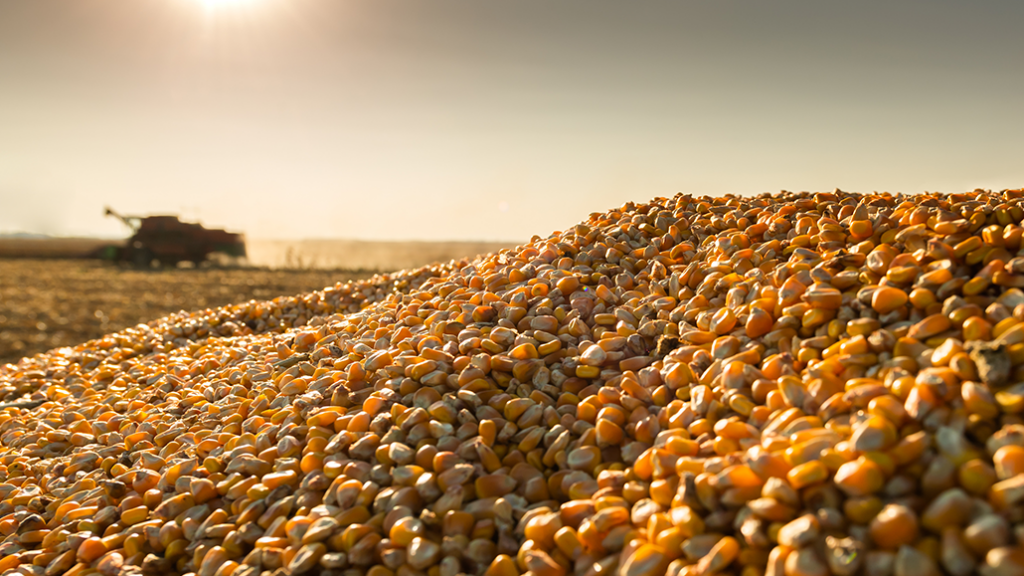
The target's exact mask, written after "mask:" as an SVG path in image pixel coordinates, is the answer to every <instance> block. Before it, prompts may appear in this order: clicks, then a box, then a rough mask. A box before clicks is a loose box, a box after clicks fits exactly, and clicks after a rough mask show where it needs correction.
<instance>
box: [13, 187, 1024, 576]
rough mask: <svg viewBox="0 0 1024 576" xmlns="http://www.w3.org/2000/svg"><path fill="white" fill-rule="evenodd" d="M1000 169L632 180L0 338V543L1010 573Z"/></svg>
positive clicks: (1009, 270) (1023, 335)
mask: <svg viewBox="0 0 1024 576" xmlns="http://www.w3.org/2000/svg"><path fill="white" fill-rule="evenodd" d="M1022 219H1024V191H1021V190H1011V191H1003V192H998V193H994V192H983V191H975V192H972V193H966V194H954V195H935V194H926V195H916V196H903V195H895V196H894V195H887V194H873V195H863V196H862V195H855V194H848V193H844V192H840V191H836V192H834V193H820V194H807V193H804V194H790V193H783V194H778V195H771V196H767V195H766V196H760V197H754V198H750V197H748V198H740V197H724V198H694V197H691V196H682V195H680V196H677V197H675V198H671V199H665V198H658V199H655V200H653V201H651V202H650V203H646V204H633V203H629V204H626V205H625V206H622V207H621V208H620V209H616V210H611V211H609V212H606V213H603V214H593V215H591V217H590V218H589V219H588V220H587V221H585V222H583V223H581V224H579V225H577V226H575V227H573V228H571V229H569V230H566V231H564V232H560V233H556V234H553V235H551V236H549V237H548V238H539V237H538V238H534V240H533V241H532V242H531V243H529V244H528V245H525V246H522V247H519V248H516V249H512V250H505V251H502V252H500V253H498V254H494V255H489V256H486V257H480V258H477V259H475V260H472V261H470V260H464V261H461V262H450V263H448V264H445V265H436V266H431V267H425V268H420V269H416V270H411V271H405V272H400V273H396V274H389V275H379V276H375V277H374V278H372V279H370V280H363V281H356V282H350V283H346V284H339V285H336V286H334V287H332V288H328V289H326V290H324V291H322V292H313V293H310V294H305V295H302V296H299V297H294V298H279V299H277V300H274V301H269V302H250V303H246V304H241V305H236V306H227V307H223V308H219V309H216V310H212V311H207V312H205V313H200V314H193V315H186V314H179V315H172V316H168V317H166V318H163V319H161V320H159V321H156V322H153V323H150V324H149V325H140V326H138V327H136V328H133V329H129V330H125V331H123V332H120V333H117V334H112V335H109V336H106V337H104V338H102V339H99V340H95V341H92V342H88V343H86V344H84V345H81V346H77V347H74V348H62V349H59V350H55V351H52V352H50V353H48V354H45V355H41V356H37V357H35V358H31V359H26V360H23V361H22V362H20V363H19V364H18V365H7V366H6V367H3V368H0V388H2V390H3V392H4V393H5V395H6V399H7V400H11V399H14V398H20V403H19V404H18V406H16V407H6V408H5V409H3V410H2V411H0V481H2V482H0V535H2V536H3V541H2V543H0V572H2V573H3V574H25V575H46V576H56V575H59V574H75V575H84V574H95V573H99V574H104V575H107V576H111V575H115V574H126V575H127V574H139V573H141V574H146V575H154V576H155V575H164V574H167V575H170V574H186V573H195V574H198V575H199V576H228V575H236V576H242V575H244V576H255V575H284V574H294V575H299V574H329V575H351V576H357V575H365V576H391V575H394V576H416V575H424V574H425V575H429V576H454V575H456V574H462V573H466V574H486V575H488V576H513V575H517V574H531V575H533V576H562V575H568V574H575V575H579V576H583V575H595V576H596V575H601V574H625V575H629V576H637V575H655V574H672V575H686V576H696V575H710V574H740V575H743V576H755V575H761V574H765V575H771V576H818V575H826V574H836V575H843V576H848V575H854V574H869V575H871V576H887V575H895V576H931V575H939V574H951V575H954V576H962V575H963V576H966V575H968V574H982V575H984V576H1004V575H1005V576H1011V575H1020V574H1024V547H1022V543H1024V417H1022V414H1024V292H1022V291H1021V290H1020V288H1021V287H1024V256H1021V255H1019V254H1022V253H1024V251H1022V233H1024V228H1021V226H1020V223H1021V221H1022Z"/></svg>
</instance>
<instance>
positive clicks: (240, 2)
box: [196, 0, 261, 10]
mask: <svg viewBox="0 0 1024 576" xmlns="http://www.w3.org/2000/svg"><path fill="white" fill-rule="evenodd" d="M196 1H197V2H198V3H199V4H201V5H202V6H203V7H204V8H207V9H209V10H214V9H220V8H231V7H236V6H251V5H254V4H258V3H259V2H260V1H261V0H196Z"/></svg>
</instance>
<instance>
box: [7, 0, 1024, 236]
mask: <svg viewBox="0 0 1024 576" xmlns="http://www.w3.org/2000/svg"><path fill="white" fill-rule="evenodd" d="M1021 22H1024V2H1019V1H1017V0H1006V1H986V2H971V3H967V2H956V1H947V0H926V1H925V0H905V1H901V2H891V1H874V0H858V1H857V2H838V1H822V0H800V1H797V0H774V1H771V2H765V1H763V0H758V1H749V2H740V1H729V0H725V1H709V0H700V1H688V0H671V1H658V0H650V1H640V2H623V1H621V0H555V1H552V0H514V1H511V0H506V1H498V0H494V1H483V0H372V1H369V0H368V1H362V2H354V1H348V0H116V1H115V0H76V1H75V2H66V1H63V0H31V1H21V2H18V1H13V0H5V1H0V232H15V231H22V232H34V233H46V234H53V235H80V236H81V235H84V236H93V235H95V236H105V237H117V236H122V235H125V234H126V230H125V229H124V228H123V226H122V225H121V224H120V223H119V222H117V221H115V220H113V219H110V218H104V217H103V207H104V206H106V205H109V206H112V207H114V208H115V209H117V210H120V211H122V212H124V213H127V214H157V213H172V214H181V215H183V216H184V217H186V218H188V219H191V220H199V221H201V222H203V223H204V224H206V225H208V226H217V227H226V228H228V229H231V230H234V231H241V232H245V233H246V234H247V235H248V236H249V237H253V238H280V239H300V238H355V239H366V240H416V239H420V240H507V241H523V240H527V239H529V237H530V236H532V235H534V234H539V235H542V236H546V235H547V234H548V233H550V232H552V231H555V230H562V229H566V228H569V227H570V226H572V225H573V224H575V223H576V222H578V221H580V220H583V219H585V218H586V217H587V216H588V215H589V214H590V213H591V212H595V211H604V210H606V209H609V208H612V207H615V206H619V205H621V204H623V203H624V202H626V201H630V200H633V201H645V200H648V199H650V198H653V197H656V196H666V197H670V196H672V195H674V194H676V193H678V192H684V193H692V194H698V195H699V194H724V193H736V194H757V193H762V192H773V191H778V190H781V189H786V190H797V191H799V190H812V191H815V190H832V189H834V188H836V187H839V188H842V189H843V190H853V191H861V192H870V191H873V190H878V191H882V190H888V191H892V192H897V191H902V192H921V191H943V192H960V191H965V190H971V189H974V188H976V187H981V188H992V189H1002V188H1015V187H1024V138H1022V135H1024V107H1022V102H1024V43H1022V42H1020V39H1019V37H1020V36H1019V32H1020V30H1019V28H1020V23H1021Z"/></svg>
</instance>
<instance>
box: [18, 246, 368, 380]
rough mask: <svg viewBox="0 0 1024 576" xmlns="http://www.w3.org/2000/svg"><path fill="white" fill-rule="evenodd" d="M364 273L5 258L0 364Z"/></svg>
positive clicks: (299, 290) (349, 278)
mask: <svg viewBox="0 0 1024 576" xmlns="http://www.w3.org/2000/svg"><path fill="white" fill-rule="evenodd" d="M367 276H369V273H365V272H344V271H327V270H261V269H238V268H236V269H216V268H214V269H206V268H203V269H199V270H194V269H193V270H189V269H167V270H135V269H132V268H119V267H117V266H114V265H111V264H107V263H104V262H99V261H92V260H54V259H45V260H38V259H14V260H6V259H0V364H3V363H5V362H13V361H16V360H17V359H18V358H21V357H22V356H30V355H33V354H38V353H40V352H45V351H46V350H50V349H51V348H57V347H60V346H69V345H74V344H80V343H82V342H85V341H86V340H91V339H94V338H99V337H101V336H103V335H104V334H109V333H110V332H116V331H118V330H123V329H124V328H128V327H130V326H134V325H136V324H138V323H140V322H149V321H150V320H154V319H156V318H159V317H161V316H166V315H167V314H170V313H172V312H178V311H181V310H187V311H198V310H202V309H204V308H211V307H217V306H223V305H225V304H231V303H236V302H245V301H247V300H252V299H256V300H268V299H272V298H276V297H278V296H284V295H293V294H300V293H303V292H309V291H310V290H317V289H321V288H323V287H325V286H330V285H333V284H335V283H336V282H341V281H346V280H351V279H354V278H364V277H367Z"/></svg>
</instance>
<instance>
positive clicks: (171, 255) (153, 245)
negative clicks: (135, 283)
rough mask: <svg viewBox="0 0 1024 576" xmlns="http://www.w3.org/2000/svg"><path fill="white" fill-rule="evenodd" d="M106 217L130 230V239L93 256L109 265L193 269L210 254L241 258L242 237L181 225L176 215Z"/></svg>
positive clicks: (223, 231)
mask: <svg viewBox="0 0 1024 576" xmlns="http://www.w3.org/2000/svg"><path fill="white" fill-rule="evenodd" d="M105 215H106V216H114V217H115V218H118V219H119V220H121V221H122V222H124V223H125V225H126V226H128V227H129V228H131V230H132V236H131V238H129V239H128V240H127V241H126V242H125V243H124V245H116V244H112V245H108V246H103V247H102V248H100V249H98V250H97V251H96V252H95V253H94V255H95V256H97V257H99V258H102V259H104V260H110V261H113V262H127V263H131V264H134V265H136V266H150V265H152V263H153V262H154V261H158V262H159V263H160V264H161V265H164V266H176V265H177V264H178V263H180V262H192V263H193V264H195V265H196V266H198V265H199V264H201V263H202V262H204V261H205V260H206V259H207V258H208V257H209V256H210V255H211V254H214V253H220V254H225V255H227V256H230V257H233V258H244V257H245V256H246V252H245V237H244V236H243V235H242V234H235V233H232V232H228V231H226V230H211V229H208V228H204V227H203V226H202V225H201V224H193V223H190V222H182V221H181V220H179V219H178V217H177V216H145V217H142V216H122V215H120V214H118V213H117V212H115V211H113V210H112V209H110V208H107V209H106V212H105Z"/></svg>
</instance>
